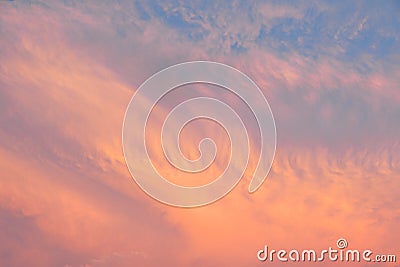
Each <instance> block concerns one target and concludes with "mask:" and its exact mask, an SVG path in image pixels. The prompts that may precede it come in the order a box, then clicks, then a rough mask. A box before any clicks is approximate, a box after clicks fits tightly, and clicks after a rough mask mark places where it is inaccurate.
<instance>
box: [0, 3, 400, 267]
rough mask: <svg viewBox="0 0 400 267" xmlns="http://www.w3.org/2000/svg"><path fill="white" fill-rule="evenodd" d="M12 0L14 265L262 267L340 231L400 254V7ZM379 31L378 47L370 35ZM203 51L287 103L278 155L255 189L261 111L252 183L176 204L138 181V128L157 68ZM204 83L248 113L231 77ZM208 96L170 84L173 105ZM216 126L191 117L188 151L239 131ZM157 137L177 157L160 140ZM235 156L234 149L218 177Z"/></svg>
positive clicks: (4, 46)
mask: <svg viewBox="0 0 400 267" xmlns="http://www.w3.org/2000/svg"><path fill="white" fill-rule="evenodd" d="M1 5H2V6H5V9H6V10H7V12H2V13H1V15H0V21H1V23H0V33H1V35H2V36H3V38H2V39H1V41H0V51H1V52H0V77H1V79H0V114H1V115H0V122H1V124H0V125H1V126H0V170H1V176H0V218H1V220H0V222H1V227H2V229H4V231H2V233H1V234H0V241H1V242H0V243H1V244H2V245H1V246H0V251H1V252H0V253H1V255H4V257H3V256H2V257H1V259H0V262H1V264H2V265H12V266H26V265H27V264H28V265H32V264H36V265H37V266H55V265H56V266H85V265H86V266H132V264H137V265H141V266H159V265H160V264H163V265H166V266H167V265H179V266H221V265H229V266H249V265H257V260H256V256H255V253H256V251H257V250H259V249H260V248H261V247H262V246H263V245H265V244H269V245H271V246H273V247H276V248H280V247H283V248H286V247H289V246H290V248H316V249H318V248H325V247H326V246H333V245H334V244H335V242H336V240H337V238H339V237H340V236H345V237H346V238H347V239H348V241H349V243H350V245H351V247H352V248H360V249H362V248H369V249H376V250H377V251H378V250H379V251H384V252H387V253H394V252H396V251H398V240H396V237H397V236H398V235H396V233H398V230H397V226H398V223H399V220H400V217H399V214H400V211H399V208H398V206H399V205H398V201H397V188H398V187H399V177H400V158H399V156H398V153H397V151H399V149H400V143H399V139H398V136H399V134H400V128H399V127H400V126H399V124H398V123H397V121H398V117H399V116H400V110H399V108H398V107H399V102H400V95H399V91H398V85H399V83H400V71H399V68H398V57H396V51H397V50H396V48H395V45H389V44H387V43H386V44H385V43H384V42H389V41H388V40H393V43H394V44H397V43H398V31H397V32H396V31H395V29H396V26H395V25H396V23H395V22H396V19H397V17H395V16H393V18H391V16H386V17H389V18H383V17H382V16H381V15H374V14H375V10H373V9H370V8H368V7H366V6H362V7H360V11H359V14H356V15H354V14H355V12H354V11H349V12H347V13H345V14H344V15H342V13H341V12H339V11H342V10H344V9H346V8H347V6H335V5H334V6H332V5H328V4H318V5H317V4H313V5H311V6H308V5H307V4H304V3H300V4H298V5H299V8H297V7H296V8H293V7H291V6H288V5H278V4H267V5H263V6H260V7H258V6H257V4H243V3H240V2H235V3H233V4H231V6H230V5H228V4H226V3H224V4H210V5H205V6H197V5H198V4H186V5H182V6H179V7H178V5H175V4H174V3H172V4H170V3H167V4H163V3H153V4H147V3H143V4H141V5H140V7H139V4H134V3H130V2H124V1H122V2H121V3H120V4H118V3H115V4H110V3H108V4H106V3H104V4H96V5H92V4H90V3H89V4H87V3H79V2H75V1H69V2H66V3H65V4H63V3H49V4H42V3H40V2H33V3H32V4H30V5H28V4H26V3H22V2H13V3H7V4H4V3H3V4H1ZM388 6H389V5H388ZM388 6H384V5H383V7H382V8H379V9H378V11H379V12H377V13H379V14H381V13H382V11H385V10H387V9H388V8H389V7H388ZM246 7H247V8H246ZM338 10H339V11H338ZM393 12H395V11H393ZM390 14H392V13H390ZM325 15H326V16H325ZM342 16H343V17H342ZM365 18H367V19H365ZM262 25H265V27H264V28H265V32H263V33H262V34H261V35H262V38H261V39H257V37H258V36H259V35H260V31H261V28H262ZM318 25H319V26H318ZM360 25H362V27H361V26H360ZM375 25H377V26H375ZM355 31H357V35H356V36H353V38H354V39H353V41H351V40H348V37H349V36H351V34H354V33H355ZM364 31H365V32H364ZM299 32H300V34H298V35H299V36H297V35H296V33H299ZM372 32H375V35H373V38H372V39H364V42H365V43H366V44H367V45H366V46H365V47H364V46H360V43H357V42H356V41H354V40H356V39H357V38H364V37H365V36H366V35H369V34H371V33H372ZM335 34H337V35H335ZM334 36H336V37H337V40H336V39H335V40H334V41H333V39H334V38H333V37H334ZM363 36H364V37H363ZM382 36H384V37H385V38H386V39H385V40H386V41H385V40H384V42H383V43H379V42H380V41H379V40H380V39H379V38H380V37H382ZM297 37H301V38H303V39H302V44H301V45H298V38H297ZM329 38H332V40H330V39H329ZM328 39H329V40H328ZM360 40H363V39H360ZM311 42H315V43H311ZM325 45H326V47H325ZM353 45H355V47H359V48H360V51H359V53H357V55H358V56H357V57H355V56H354V57H353V56H351V55H349V53H350V54H351V53H353V52H352V46H353ZM371 45H375V47H376V48H374V49H372V48H371ZM235 47H236V48H235ZM240 47H243V48H244V49H243V50H241V49H238V48H240ZM283 47H285V49H283ZM387 47H389V48H390V49H388V52H387V53H388V55H390V59H388V58H385V57H382V53H383V52H382V50H383V49H384V48H387ZM319 49H321V50H322V51H323V52H321V50H319ZM238 50H240V51H238ZM313 51H314V52H313ZM340 55H347V56H340ZM196 59H209V60H215V61H221V62H224V63H228V64H230V65H232V66H235V67H237V68H238V69H240V70H242V71H243V72H245V73H246V74H248V75H249V76H250V77H251V78H252V79H254V80H255V81H256V83H257V84H258V85H259V86H260V88H261V89H262V90H263V92H264V93H265V95H266V97H267V99H268V101H269V103H270V105H271V108H272V110H273V113H274V115H275V120H276V124H277V131H278V145H277V154H276V158H275V162H274V165H273V167H272V170H271V174H270V176H269V177H268V179H267V181H266V182H265V184H264V185H263V187H262V188H260V190H259V191H257V192H256V193H255V194H251V195H250V194H248V193H247V186H248V183H249V181H250V178H251V175H252V170H254V166H255V164H256V160H257V155H258V154H257V153H259V152H257V150H256V148H257V142H258V141H257V139H256V136H257V134H256V133H254V132H253V131H254V129H255V127H254V125H252V124H251V123H249V127H250V129H251V133H250V134H251V137H252V138H255V139H254V140H253V139H252V142H253V143H252V144H254V146H253V150H252V153H251V162H250V165H249V168H248V170H247V171H246V173H245V177H244V181H242V182H240V183H239V185H238V186H237V187H236V188H235V189H234V190H233V191H232V192H231V193H230V194H229V195H227V196H226V197H225V198H223V199H222V200H220V201H219V202H217V203H215V204H213V205H209V206H206V207H203V208H199V209H176V208H172V207H168V206H164V205H162V204H160V203H158V202H155V201H154V200H153V199H151V198H150V197H148V196H146V195H145V194H144V193H143V192H142V191H141V190H140V189H139V188H138V187H137V186H136V185H135V184H134V183H133V182H132V180H131V178H130V175H129V173H128V171H127V169H126V167H125V163H124V159H123V155H122V149H121V126H122V120H123V116H124V112H125V107H126V106H127V104H128V102H129V100H130V98H131V96H132V94H133V92H134V91H135V89H136V88H137V87H138V86H139V85H140V84H141V83H142V82H143V81H144V80H145V79H146V78H148V77H149V76H150V75H151V74H153V73H155V72H156V71H159V70H161V69H162V68H164V67H167V66H169V65H171V64H175V63H178V62H182V61H189V60H196ZM386 59H387V60H386ZM196 93H198V94H205V95H210V96H217V97H220V98H221V99H224V100H225V101H226V102H228V103H232V105H233V106H234V107H236V108H237V109H238V110H239V112H243V113H245V114H246V110H245V107H243V103H240V101H239V100H238V99H235V98H232V97H231V96H228V95H225V94H220V93H219V92H215V88H214V89H213V88H199V89H198V91H196V92H193V94H196ZM190 95H191V94H188V95H184V94H180V95H179V94H178V95H175V96H170V98H167V99H165V102H164V103H161V104H162V108H164V109H165V110H167V109H168V108H169V107H170V106H171V104H172V103H173V101H177V100H179V99H180V98H179V97H185V96H190ZM162 108H161V109H160V114H158V115H159V117H157V116H156V119H161V118H162V116H161V115H162V114H163V113H162V112H165V110H163V109H162ZM156 115H157V114H156ZM156 122H157V121H156ZM214 126H215V125H214ZM214 126H212V127H211V125H210V124H205V126H204V125H202V124H199V125H197V126H194V127H193V128H192V129H187V133H186V135H185V136H184V137H183V140H186V139H188V140H187V141H190V143H185V144H188V146H185V148H184V150H185V151H186V152H187V153H188V154H189V155H191V156H195V155H197V153H198V151H197V147H196V140H198V139H199V138H200V137H202V136H203V135H207V134H210V135H211V136H214V137H215V138H216V141H217V143H219V144H223V143H224V135H223V134H219V133H220V132H218V131H219V130H217V129H216V127H214ZM198 129H203V130H204V131H198ZM155 137H156V136H155ZM189 138H190V140H189ZM150 145H151V149H154V151H155V152H156V153H155V154H159V152H160V147H159V143H158V142H151V144H150ZM157 151H158V152H157ZM220 152H225V150H220ZM221 155H222V156H221ZM223 155H224V153H221V154H220V156H221V157H223ZM159 165H160V166H163V162H162V158H161V159H160V162H159ZM223 167H224V160H223V159H222V158H221V162H220V163H219V164H217V165H216V166H214V167H213V168H212V169H210V170H209V173H208V175H204V174H203V175H199V178H200V180H201V181H200V182H207V181H209V180H210V179H211V178H212V177H214V175H215V174H217V173H218V172H220V171H221V169H222V168H223ZM162 171H164V172H165V173H166V174H174V175H175V174H176V172H175V171H174V170H171V169H168V168H166V167H164V168H163V169H162ZM174 178H175V179H176V180H177V182H178V180H179V179H180V178H181V177H180V176H174V177H171V180H173V179H174ZM196 182H198V181H196ZM188 184H191V182H190V181H189V182H188ZM396 249H397V250H396ZM22 252H24V255H27V256H26V257H21V255H22V254H23V253H22Z"/></svg>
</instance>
